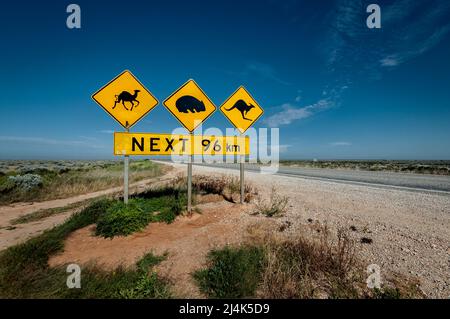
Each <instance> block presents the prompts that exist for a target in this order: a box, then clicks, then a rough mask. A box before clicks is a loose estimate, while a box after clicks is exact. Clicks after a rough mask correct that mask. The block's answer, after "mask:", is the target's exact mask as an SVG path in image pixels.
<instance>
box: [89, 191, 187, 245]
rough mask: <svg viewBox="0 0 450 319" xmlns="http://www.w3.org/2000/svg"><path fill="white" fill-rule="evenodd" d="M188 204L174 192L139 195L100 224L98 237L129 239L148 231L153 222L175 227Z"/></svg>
mask: <svg viewBox="0 0 450 319" xmlns="http://www.w3.org/2000/svg"><path fill="white" fill-rule="evenodd" d="M138 196H139V197H138ZM185 201H186V199H185V195H181V194H180V193H179V192H177V191H176V190H173V189H157V190H151V191H147V192H145V193H142V194H138V195H136V196H134V197H133V198H131V199H130V200H129V201H128V204H127V205H125V204H124V203H123V202H122V201H118V202H116V203H114V204H113V205H112V206H111V207H110V208H109V209H108V210H107V211H106V213H105V214H104V215H103V216H102V217H101V218H100V219H99V220H98V222H97V229H96V234H97V235H98V236H103V237H105V238H112V237H114V236H126V235H129V234H132V233H134V232H137V231H140V230H142V229H144V228H145V227H146V226H147V225H148V224H149V223H151V222H165V223H168V224H169V223H172V222H173V221H174V220H175V218H176V217H177V216H178V215H179V214H180V213H181V212H182V211H183V210H184V203H185Z"/></svg>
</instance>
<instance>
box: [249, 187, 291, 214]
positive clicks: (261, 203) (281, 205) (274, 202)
mask: <svg viewBox="0 0 450 319" xmlns="http://www.w3.org/2000/svg"><path fill="white" fill-rule="evenodd" d="M288 203H289V198H288V197H286V196H280V195H278V194H277V191H276V189H275V187H272V190H271V192H270V196H269V198H268V199H266V198H263V197H261V196H260V197H258V199H257V200H256V203H255V210H254V212H253V214H254V215H257V214H262V215H264V216H267V217H279V216H283V215H284V214H285V213H286V211H287V206H288Z"/></svg>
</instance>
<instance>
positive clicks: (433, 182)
mask: <svg viewBox="0 0 450 319" xmlns="http://www.w3.org/2000/svg"><path fill="white" fill-rule="evenodd" d="M194 165H203V166H212V167H221V168H228V169H236V170H237V169H239V165H238V164H225V163H214V164H206V163H201V164H200V163H199V164H194ZM245 170H246V171H253V172H260V170H261V166H260V165H255V164H246V165H245ZM276 174H277V175H284V176H293V177H301V178H307V179H316V180H324V181H333V182H340V183H346V184H362V185H366V186H373V187H382V188H395V189H404V190H411V191H419V192H427V193H436V194H443V195H450V176H441V175H429V174H413V173H396V172H376V171H359V170H343V169H342V170H339V169H320V168H301V167H288V166H280V167H279V169H278V171H277V173H276Z"/></svg>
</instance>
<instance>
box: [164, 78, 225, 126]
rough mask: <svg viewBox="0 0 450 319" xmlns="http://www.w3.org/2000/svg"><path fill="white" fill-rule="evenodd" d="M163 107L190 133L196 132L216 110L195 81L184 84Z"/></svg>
mask: <svg viewBox="0 0 450 319" xmlns="http://www.w3.org/2000/svg"><path fill="white" fill-rule="evenodd" d="M163 105H164V106H165V107H166V108H167V109H168V110H169V111H170V113H172V114H173V116H175V117H176V118H177V119H178V121H180V123H181V124H182V125H183V126H184V127H185V128H186V129H187V130H188V131H189V132H192V131H194V130H195V128H196V127H197V126H199V125H200V124H201V123H203V122H204V121H205V120H206V119H207V118H208V117H209V116H211V114H213V113H214V111H215V110H216V106H215V105H214V103H213V102H212V101H211V100H210V99H209V98H208V97H207V96H206V94H205V92H203V90H202V89H201V88H200V87H199V86H198V84H197V83H195V81H194V80H189V81H187V82H186V83H185V84H183V85H182V86H181V87H180V88H179V89H178V90H176V91H175V92H174V93H172V95H171V96H169V97H168V98H167V99H166V100H165V101H164V102H163Z"/></svg>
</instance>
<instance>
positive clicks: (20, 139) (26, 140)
mask: <svg viewBox="0 0 450 319" xmlns="http://www.w3.org/2000/svg"><path fill="white" fill-rule="evenodd" d="M0 141H2V142H14V143H23V144H35V145H55V146H72V147H86V148H94V149H102V148H106V145H102V144H98V143H93V142H92V141H91V140H86V139H85V140H56V139H49V138H43V137H28V136H25V137H24V136H0Z"/></svg>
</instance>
